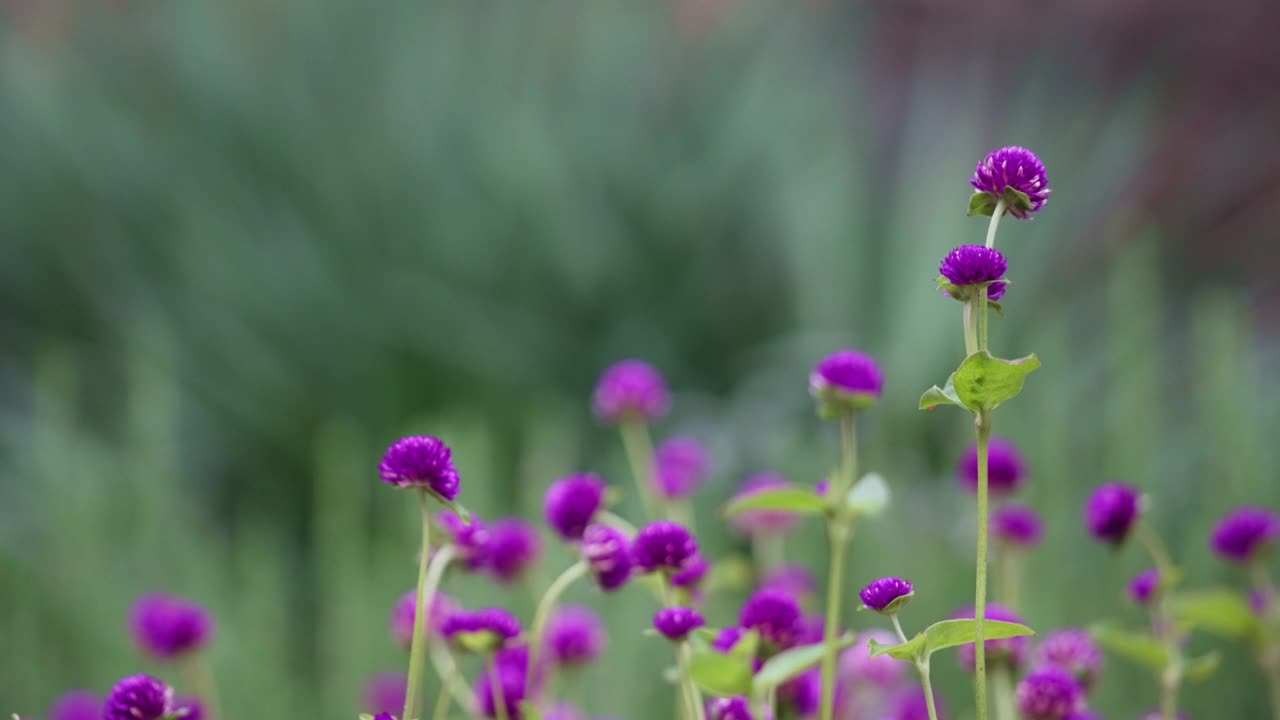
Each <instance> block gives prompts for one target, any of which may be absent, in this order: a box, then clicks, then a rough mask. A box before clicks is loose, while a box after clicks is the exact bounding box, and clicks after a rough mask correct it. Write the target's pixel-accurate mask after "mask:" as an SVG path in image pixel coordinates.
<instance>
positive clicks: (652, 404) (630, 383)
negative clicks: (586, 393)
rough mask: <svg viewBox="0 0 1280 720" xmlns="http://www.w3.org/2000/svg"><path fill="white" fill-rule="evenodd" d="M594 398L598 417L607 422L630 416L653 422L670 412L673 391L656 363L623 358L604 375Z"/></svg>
mask: <svg viewBox="0 0 1280 720" xmlns="http://www.w3.org/2000/svg"><path fill="white" fill-rule="evenodd" d="M593 402H594V404H595V410H596V417H598V418H600V419H601V420H603V421H605V422H609V423H616V422H620V421H622V420H625V419H627V418H628V417H633V418H636V419H638V420H644V421H646V422H653V421H654V420H657V419H658V418H661V417H662V416H664V415H666V414H667V410H668V409H669V408H670V407H671V393H670V392H669V391H668V390H667V382H666V381H665V380H663V379H662V375H661V374H660V373H659V372H658V371H657V370H656V369H654V367H653V366H652V365H650V364H649V363H647V362H644V361H643V360H623V361H621V362H619V363H615V364H614V365H611V366H610V367H609V368H608V369H606V370H605V371H604V374H603V375H601V376H600V380H599V382H597V383H596V391H595V395H594V398H593Z"/></svg>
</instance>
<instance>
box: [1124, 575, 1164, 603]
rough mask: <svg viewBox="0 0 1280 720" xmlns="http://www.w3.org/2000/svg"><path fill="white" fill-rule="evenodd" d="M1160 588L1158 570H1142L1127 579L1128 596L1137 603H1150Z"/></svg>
mask: <svg viewBox="0 0 1280 720" xmlns="http://www.w3.org/2000/svg"><path fill="white" fill-rule="evenodd" d="M1159 589H1160V571H1159V570H1156V569H1155V568H1151V569H1150V570H1143V571H1142V572H1140V573H1138V574H1137V575H1135V576H1134V577H1133V580H1130V581H1129V597H1130V598H1131V599H1132V600H1133V601H1134V602H1135V603H1137V604H1139V605H1150V604H1151V600H1152V598H1154V597H1155V596H1156V592H1157V591H1158V590H1159Z"/></svg>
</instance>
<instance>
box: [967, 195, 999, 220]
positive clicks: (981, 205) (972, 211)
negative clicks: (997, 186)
mask: <svg viewBox="0 0 1280 720" xmlns="http://www.w3.org/2000/svg"><path fill="white" fill-rule="evenodd" d="M995 211H996V199H995V197H994V196H992V195H991V193H985V192H976V193H974V194H973V197H970V198H969V215H971V216H972V215H986V216H987V217H991V214H992V213H994V212H995Z"/></svg>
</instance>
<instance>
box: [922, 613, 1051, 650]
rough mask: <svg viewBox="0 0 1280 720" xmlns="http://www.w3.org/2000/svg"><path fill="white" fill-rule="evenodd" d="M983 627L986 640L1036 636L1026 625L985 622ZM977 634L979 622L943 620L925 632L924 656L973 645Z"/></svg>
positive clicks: (997, 621)
mask: <svg viewBox="0 0 1280 720" xmlns="http://www.w3.org/2000/svg"><path fill="white" fill-rule="evenodd" d="M982 625H983V628H982V629H983V635H984V640H1003V639H1005V638H1011V637H1023V636H1025V635H1035V634H1036V631H1035V630H1032V629H1031V628H1029V627H1027V626H1026V625H1019V624H1018V623H1011V622H1004V621H1002V620H985V621H983V623H982ZM977 634H978V621H977V620H943V621H942V622H936V623H934V624H932V625H930V626H929V627H927V628H925V630H924V633H923V635H924V637H925V641H924V654H925V656H926V657H927V656H929V655H932V654H933V653H935V652H937V651H939V650H942V649H943V648H949V647H955V646H956V645H965V644H967V643H971V642H973V641H974V638H975V637H977Z"/></svg>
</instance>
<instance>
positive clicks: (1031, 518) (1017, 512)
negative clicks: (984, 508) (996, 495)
mask: <svg viewBox="0 0 1280 720" xmlns="http://www.w3.org/2000/svg"><path fill="white" fill-rule="evenodd" d="M991 532H992V533H993V534H994V535H995V536H996V537H997V538H999V539H1000V540H1001V541H1002V542H1004V543H1007V544H1009V545H1018V546H1022V547H1032V546H1035V545H1039V544H1040V539H1041V538H1042V537H1044V524H1043V523H1042V522H1041V521H1040V515H1039V514H1038V513H1037V512H1036V511H1035V510H1032V509H1031V508H1029V507H1027V506H1026V505H1015V504H1012V503H1011V504H1009V505H1005V506H1004V507H1001V508H999V509H997V510H996V511H995V512H994V513H992V515H991Z"/></svg>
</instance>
